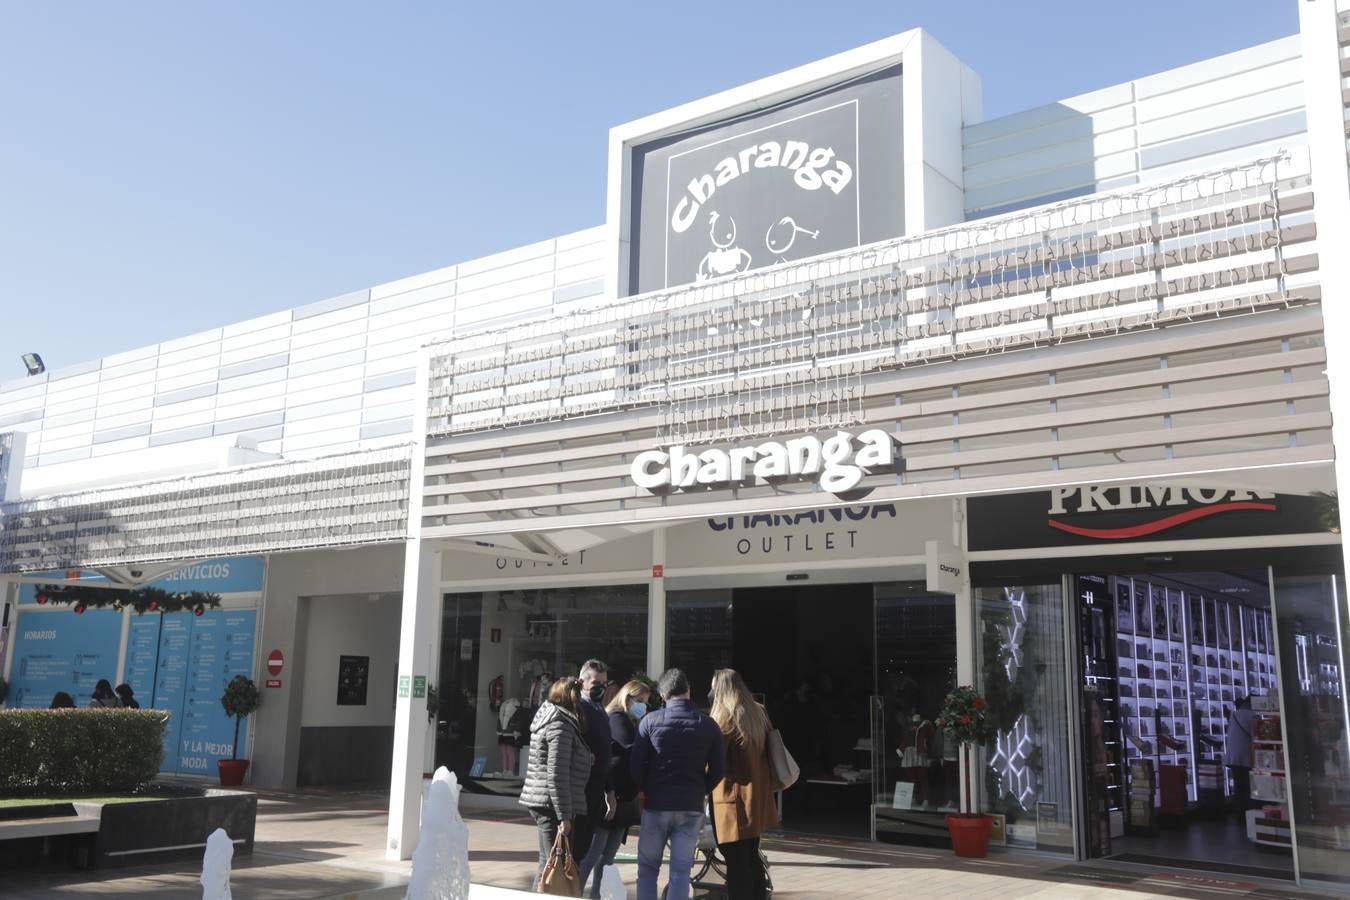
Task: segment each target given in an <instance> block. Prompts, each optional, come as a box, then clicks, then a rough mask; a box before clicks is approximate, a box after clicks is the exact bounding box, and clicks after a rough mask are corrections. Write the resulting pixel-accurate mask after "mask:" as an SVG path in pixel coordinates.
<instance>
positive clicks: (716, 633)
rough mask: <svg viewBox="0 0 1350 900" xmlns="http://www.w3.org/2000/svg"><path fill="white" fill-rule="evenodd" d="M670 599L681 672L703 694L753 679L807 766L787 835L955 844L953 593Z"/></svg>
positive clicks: (771, 591) (699, 594) (781, 591)
mask: <svg viewBox="0 0 1350 900" xmlns="http://www.w3.org/2000/svg"><path fill="white" fill-rule="evenodd" d="M667 602H668V606H669V623H670V624H669V646H668V651H667V659H668V660H669V662H670V664H671V665H674V666H679V667H681V668H683V669H685V670H686V671H687V672H688V673H689V675H690V678H691V679H692V680H693V683H694V684H695V686H696V689H697V690H699V691H700V692H703V691H706V690H707V685H708V684H710V682H711V678H712V673H713V671H714V670H715V669H717V668H721V667H724V666H725V667H731V668H734V669H737V670H738V671H740V672H741V674H742V675H743V676H744V677H745V680H746V683H747V684H748V685H749V686H750V689H751V691H753V692H755V693H756V694H758V695H759V696H760V698H761V699H762V700H763V702H764V703H765V706H766V707H767V708H768V711H769V715H770V717H771V718H772V719H773V722H774V725H775V726H776V727H777V728H778V729H779V731H780V732H781V733H782V735H783V740H784V743H785V744H786V745H787V746H788V749H789V750H790V751H791V752H792V754H793V756H794V758H795V759H796V760H797V762H798V764H799V765H800V766H801V769H802V776H801V780H800V781H799V782H798V784H797V785H796V786H794V787H793V788H792V790H790V791H788V792H786V793H785V794H784V796H783V828H784V829H785V830H786V831H789V832H798V833H814V834H828V835H833V836H840V837H852V838H862V839H869V838H872V837H874V836H875V837H877V838H880V839H890V840H895V839H903V840H906V841H911V840H915V839H918V840H923V839H933V840H945V837H946V831H945V825H943V823H942V816H941V811H944V810H949V809H954V808H955V805H956V793H955V792H956V789H957V788H956V783H955V776H954V772H955V766H954V754H948V753H946V751H945V749H944V748H943V746H942V741H941V737H940V734H939V732H938V729H937V728H936V727H935V726H934V725H933V720H934V719H935V718H936V717H937V713H938V709H939V707H940V705H941V702H942V698H943V697H944V696H945V695H946V693H947V691H949V690H950V689H951V688H952V687H953V686H954V685H955V680H956V616H955V604H954V600H953V598H952V597H951V596H949V595H933V594H929V593H927V592H926V591H925V590H924V589H923V585H922V584H910V583H882V584H834V585H812V586H793V587H788V586H783V587H755V588H735V589H732V588H727V589H713V590H692V591H679V590H673V591H671V592H670V593H669V594H668V597H667ZM699 700H700V701H701V702H702V704H703V705H704V706H706V699H705V698H703V697H702V696H700V697H699ZM948 755H951V756H953V761H952V762H949V761H948V760H947V759H946V757H947V756H948ZM874 816H875V819H874Z"/></svg>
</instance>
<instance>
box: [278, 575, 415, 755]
mask: <svg viewBox="0 0 1350 900" xmlns="http://www.w3.org/2000/svg"><path fill="white" fill-rule="evenodd" d="M400 597H401V595H400V594H398V593H384V594H356V595H350V594H349V595H343V596H338V597H310V598H309V601H308V602H309V615H308V619H309V622H308V627H307V629H306V633H305V671H304V693H303V697H302V699H301V703H300V727H301V728H344V727H363V726H386V727H388V728H389V729H390V733H391V735H392V732H393V728H394V686H395V681H396V674H397V669H398V623H399V613H400V611H401V609H400V606H399V600H400ZM343 656H368V657H370V677H369V680H368V681H367V683H366V702H365V705H364V706H361V705H346V706H339V705H338V702H337V694H338V667H339V663H340V661H341V658H342V657H343Z"/></svg>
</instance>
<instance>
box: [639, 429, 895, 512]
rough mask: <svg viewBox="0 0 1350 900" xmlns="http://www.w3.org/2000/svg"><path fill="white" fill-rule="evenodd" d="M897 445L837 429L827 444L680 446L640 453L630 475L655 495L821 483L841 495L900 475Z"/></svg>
mask: <svg viewBox="0 0 1350 900" xmlns="http://www.w3.org/2000/svg"><path fill="white" fill-rule="evenodd" d="M895 445H896V441H895V437H894V436H893V435H892V434H890V433H889V432H887V431H883V430H881V429H880V428H873V429H870V430H868V431H864V432H862V433H861V434H859V435H857V436H856V437H855V436H854V435H853V434H851V433H850V432H847V431H837V432H835V433H834V434H833V435H831V436H830V437H828V438H826V439H825V440H821V439H820V438H819V437H817V436H816V435H813V434H808V435H803V436H801V437H796V438H790V439H788V440H786V441H776V440H770V441H764V442H762V443H759V444H755V445H753V446H745V447H732V448H731V449H729V450H723V449H721V448H718V447H706V448H698V447H686V446H684V445H683V444H679V445H676V446H673V447H671V448H670V450H668V451H666V450H646V451H643V452H642V453H639V454H638V455H637V457H636V458H634V460H633V465H632V469H631V470H630V474H631V476H632V479H633V483H634V484H636V485H637V486H638V487H640V488H642V489H644V490H648V491H651V492H652V493H654V494H660V493H669V492H671V491H696V490H712V489H717V488H728V487H733V486H738V485H751V484H759V483H763V484H773V483H780V482H784V481H815V482H817V483H818V484H819V485H820V487H821V488H822V489H823V490H826V491H828V492H830V493H831V494H835V495H836V496H838V495H844V494H847V493H849V492H850V491H852V490H854V489H855V488H857V487H858V485H859V484H861V483H862V480H863V478H864V477H865V476H866V475H876V474H880V473H884V472H894V471H895V469H896V466H897V460H898V456H897V454H896V450H895Z"/></svg>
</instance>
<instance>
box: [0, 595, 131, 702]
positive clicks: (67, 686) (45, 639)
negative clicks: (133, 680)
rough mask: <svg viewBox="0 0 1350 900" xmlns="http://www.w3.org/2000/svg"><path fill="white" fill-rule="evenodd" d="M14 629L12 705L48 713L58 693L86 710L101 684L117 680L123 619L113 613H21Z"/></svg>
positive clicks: (105, 610) (107, 610) (100, 610)
mask: <svg viewBox="0 0 1350 900" xmlns="http://www.w3.org/2000/svg"><path fill="white" fill-rule="evenodd" d="M15 627H16V628H17V630H18V636H17V639H16V640H15V642H14V664H13V668H12V669H11V670H10V674H11V676H12V678H11V681H12V682H13V683H12V684H11V686H10V701H9V702H10V704H11V705H12V706H15V707H21V708H26V709H45V708H46V707H47V706H48V705H50V704H51V702H52V697H53V696H55V694H56V692H57V691H65V692H66V693H68V694H70V695H71V696H72V697H73V698H74V699H75V705H76V706H88V705H89V698H90V697H91V696H93V693H94V685H95V684H97V683H98V680H99V679H100V678H106V679H108V680H109V681H110V682H111V681H112V680H113V679H114V678H116V677H117V651H118V648H119V647H120V646H121V643H122V616H121V615H120V614H118V613H116V612H113V611H112V610H110V609H91V610H89V611H87V612H85V613H84V614H83V615H76V614H75V613H74V612H73V611H72V610H70V609H62V610H58V611H53V612H36V611H30V612H20V613H19V615H18V618H17V620H16V624H15Z"/></svg>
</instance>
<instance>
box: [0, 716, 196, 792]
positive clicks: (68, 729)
mask: <svg viewBox="0 0 1350 900" xmlns="http://www.w3.org/2000/svg"><path fill="white" fill-rule="evenodd" d="M168 721H169V714H168V713H166V712H164V711H163V710H158V709H7V710H0V796H17V795H24V794H64V793H92V792H102V791H109V792H115V793H123V792H129V791H135V790H139V789H140V788H142V787H144V786H145V785H146V784H148V783H149V782H150V780H151V779H153V778H154V777H155V775H157V774H158V773H159V767H160V763H161V762H163V760H164V730H165V727H166V726H167V724H168Z"/></svg>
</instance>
